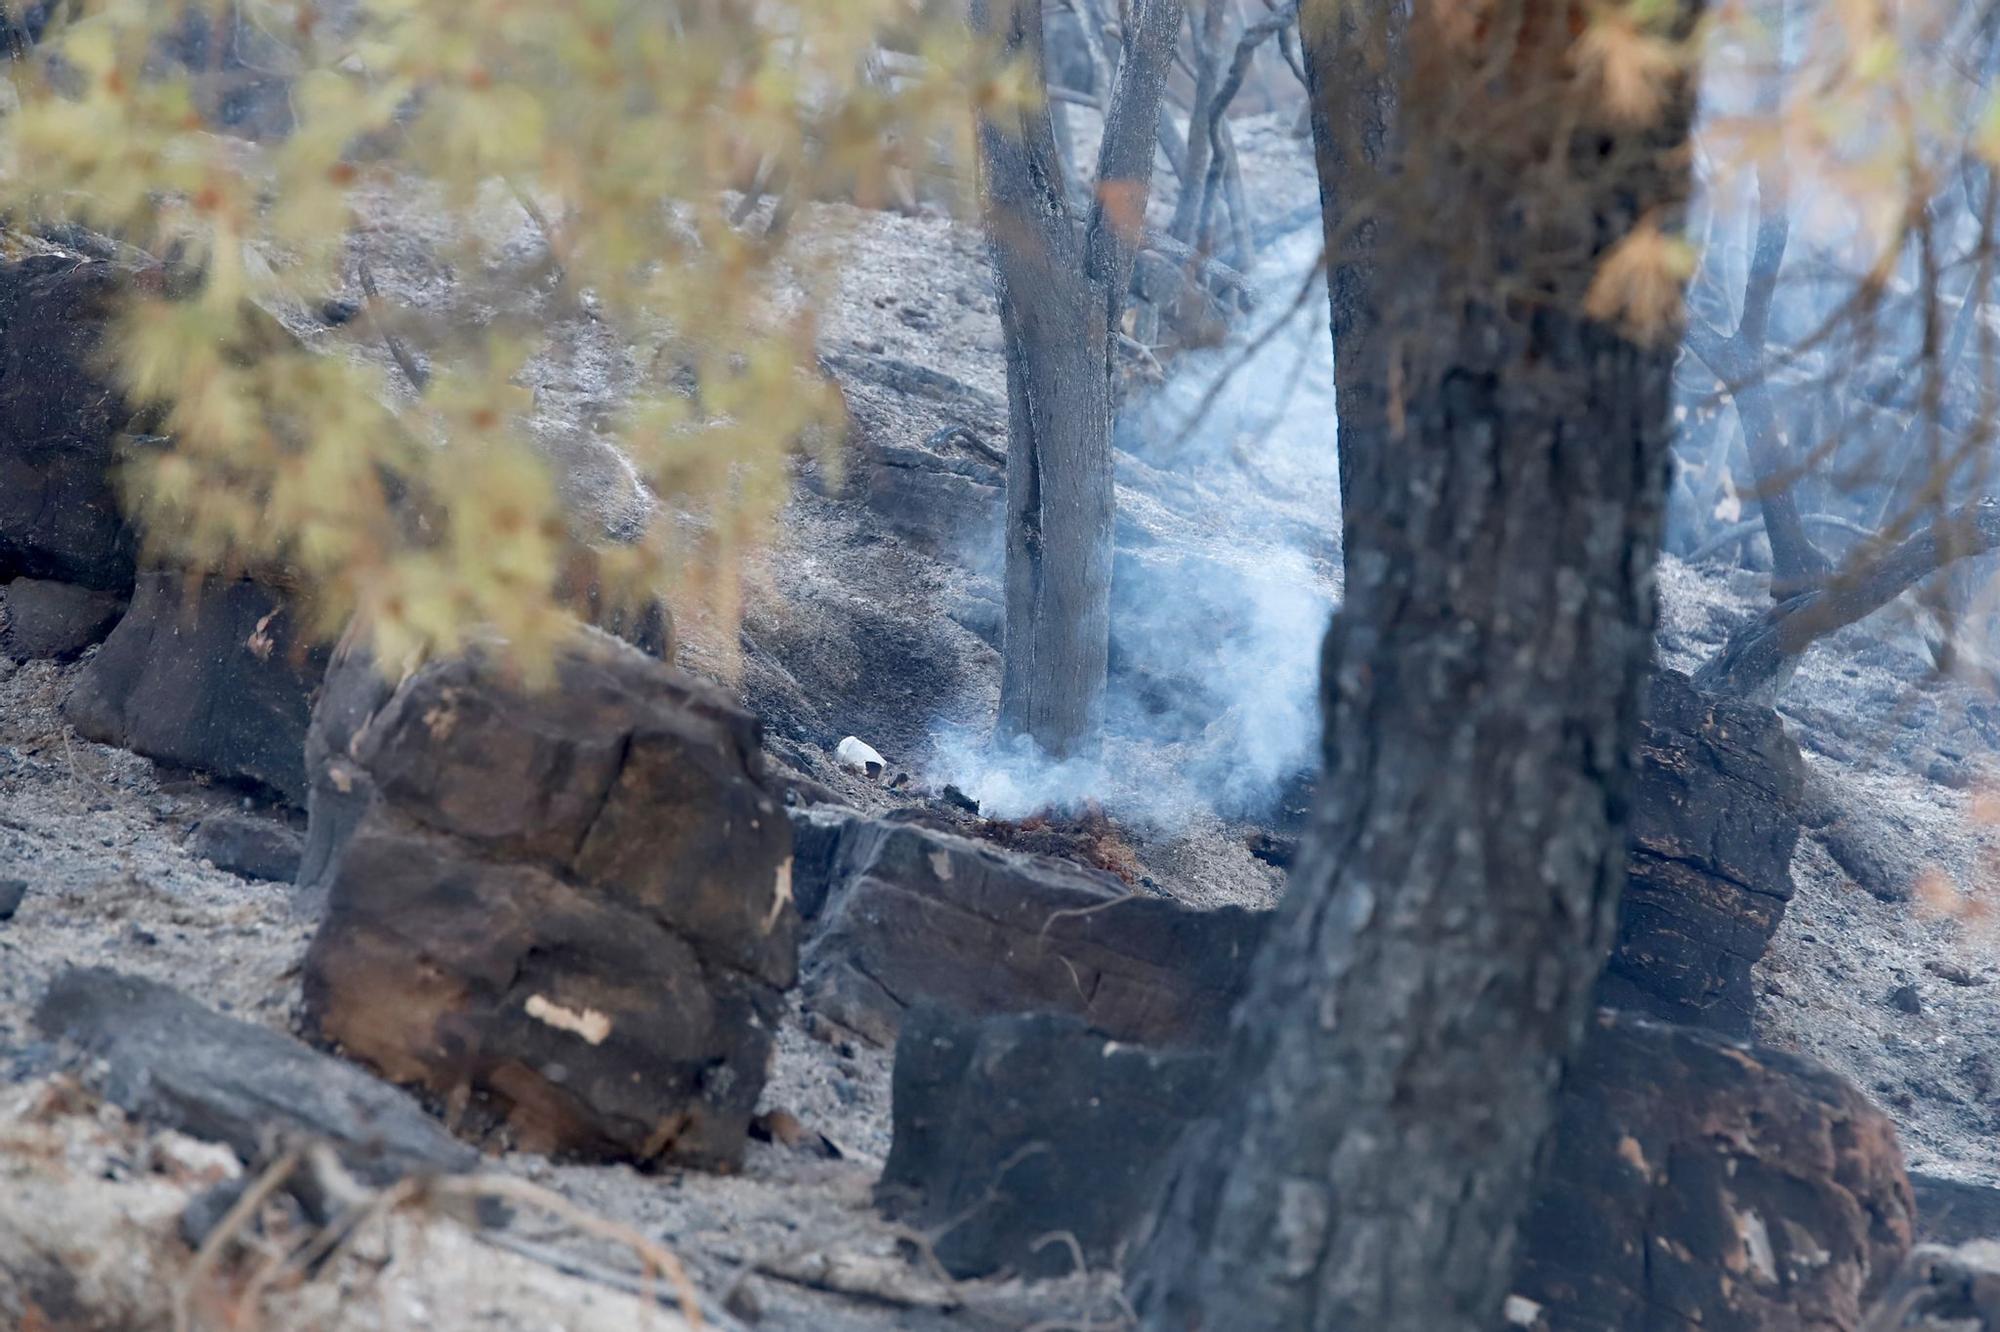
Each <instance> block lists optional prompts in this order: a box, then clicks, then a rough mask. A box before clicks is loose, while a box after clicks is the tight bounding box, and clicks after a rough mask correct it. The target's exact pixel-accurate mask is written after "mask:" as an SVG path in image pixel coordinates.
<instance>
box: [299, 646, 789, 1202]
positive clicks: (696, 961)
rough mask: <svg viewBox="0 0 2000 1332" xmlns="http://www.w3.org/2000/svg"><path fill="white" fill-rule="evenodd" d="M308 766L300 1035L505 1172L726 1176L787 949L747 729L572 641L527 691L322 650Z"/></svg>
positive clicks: (466, 666) (774, 813)
mask: <svg viewBox="0 0 2000 1332" xmlns="http://www.w3.org/2000/svg"><path fill="white" fill-rule="evenodd" d="M310 749H311V753H312V756H313V764H314V773H313V792H312V801H311V819H310V826H309V828H308V835H307V842H308V845H307V850H306V862H305V864H304V866H303V868H302V869H301V872H300V887H301V889H302V891H303V892H304V894H305V895H306V896H307V899H308V900H315V899H319V898H323V899H324V901H325V916H324V920H323V923H322V925H321V927H320V929H319V932H318V934H317V936H316V937H315V938H314V940H313V944H312V947H311V950H310V952H309V955H308V957H307V963H306V975H305V994H306V1015H307V1019H308V1022H309V1024H310V1026H311V1027H312V1029H313V1031H314V1032H315V1033H316V1034H317V1035H318V1036H319V1037H321V1038H322V1039H324V1040H326V1041H328V1042H331V1043H332V1044H334V1045H336V1046H338V1047H339V1048H340V1049H341V1050H343V1051H345V1052H346V1053H347V1054H349V1055H351V1056H352V1057H354V1058H357V1059H359V1060H361V1061H362V1062H364V1063H366V1064H368V1065H370V1066H372V1067H374V1068H376V1069H378V1070H380V1071H381V1072H382V1073H383V1074H384V1075H385V1076H387V1077H389V1078H390V1079H391V1080H393V1081H396V1082H399V1083H403V1084H406V1085H409V1086H413V1087H417V1088H421V1089H422V1090H423V1091H425V1092H427V1093H429V1094H430V1095H432V1096H434V1097H436V1098H438V1099H439V1100H441V1101H443V1102H445V1103H446V1104H448V1105H450V1106H451V1107H452V1108H453V1109H454V1111H455V1112H456V1113H455V1116H454V1117H455V1119H457V1120H458V1121H459V1122H461V1123H463V1124H464V1125H465V1127H466V1128H467V1129H468V1130H469V1131H472V1132H475V1133H478V1134H481V1135H495V1136H498V1137H500V1138H501V1139H503V1140H505V1141H508V1142H511V1143H514V1144H517V1145H519V1146H521V1147H523V1148H526V1149H529V1150H538V1151H549V1152H561V1153H568V1154H575V1155H581V1156H586V1157H592V1158H599V1159H622V1160H632V1161H638V1162H658V1161H673V1162H682V1163H689V1164H698V1165H707V1166H717V1167H729V1166H733V1165H734V1164H735V1163H736V1162H737V1161H738V1160H739V1159H740V1157H741V1154H742V1151H743V1145H744V1141H745V1136H746V1133H747V1130H748V1125H749V1120H750V1116H751V1112H752V1110H753V1109H754V1108H755V1105H756V1101H757V1096H758V1093H759V1091H760V1090H761V1088H762V1086H763V1082H764V1078H765V1073H766V1065H767V1063H768V1057H769V1053H770V1048H771V1039H772V1029H773V1027H774V1025H775V1023H776V1022H777V1019H778V1016H779V1010H780V994H781V992H782V991H783V990H785V989H786V988H787V987H788V986H790V985H791V984H792V983H793V980H794V977H795V972H796V966H797V937H798V915H797V912H796V909H795V908H794V906H793V904H792V889H791V865H792V862H791V835H790V828H789V825H788V824H787V821H786V818H785V814H784V811H783V809H782V808H781V806H780V805H779V803H778V801H777V799H776V798H775V796H774V794H773V793H772V791H771V790H770V789H769V788H768V787H767V785H766V783H765V781H764V778H763V774H762V767H761V760H760V758H759V756H758V730H757V723H756V721H755V719H754V718H752V717H750V716H749V715H748V714H746V713H744V712H742V711H741V710H739V709H738V708H737V707H736V706H735V705H734V704H733V703H731V702H730V701H729V699H728V698H727V697H726V696H725V695H724V694H722V692H721V691H719V690H717V689H715V688H713V687H711V686H708V685H705V684H701V683H698V682H696V681H695V680H693V679H692V678H690V677H688V676H685V675H683V674H681V673H679V672H677V671H675V670H673V669H671V668H669V667H667V666H664V665H662V664H660V663H659V662H657V661H653V660H651V659H649V658H647V657H645V656H643V655H642V654H640V653H639V652H637V651H635V650H633V649H631V648H628V647H626V646H625V645H623V644H620V643H617V642H616V641H615V640H612V639H610V638H608V637H605V636H603V635H598V634H590V635H588V636H586V637H584V638H582V639H581V640H580V641H579V643H578V645H577V646H576V647H574V648H573V649H571V650H567V651H566V652H565V653H564V654H563V655H562V656H561V657H560V658H559V660H558V662H557V666H556V674H555V680H554V682H553V683H552V684H551V685H550V686H549V687H548V688H547V689H545V690H541V691H538V692H528V691H526V690H524V689H523V688H522V687H520V686H519V685H518V684H516V683H514V682H513V681H512V679H511V678H510V676H509V675H508V673H507V672H506V671H505V669H504V668H503V667H502V666H501V665H500V664H499V663H498V662H497V660H496V659H495V658H494V657H492V656H491V655H489V654H487V653H485V652H482V651H475V652H473V653H472V654H470V655H468V656H465V657H461V658H456V659H452V660H448V661H440V662H435V663H433V664H431V665H428V666H425V667H424V668H422V669H421V670H419V671H417V672H416V673H415V674H413V675H411V676H409V677H408V678H406V679H404V680H402V681H401V682H400V683H396V684H394V685H392V684H391V683H390V682H388V681H387V680H385V679H383V678H382V677H380V676H379V675H378V674H376V672H375V670H374V668H373V667H372V666H371V665H370V663H369V662H368V661H367V660H366V659H365V657H363V656H362V655H360V654H358V653H352V654H344V655H342V656H341V657H340V658H339V660H338V661H337V662H336V664H335V666H334V668H333V670H332V672H331V673H330V675H329V678H328V682H327V687H326V691H325V696H324V698H323V699H322V702H321V705H320V707H319V709H318V711H317V713H316V715H315V719H314V729H313V734H312V737H311V744H310Z"/></svg>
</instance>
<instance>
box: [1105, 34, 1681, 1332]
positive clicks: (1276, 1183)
mask: <svg viewBox="0 0 2000 1332" xmlns="http://www.w3.org/2000/svg"><path fill="white" fill-rule="evenodd" d="M1694 7H1695V6H1694V5H1692V4H1690V5H1685V6H1683V8H1682V10H1681V12H1680V13H1679V16H1678V19H1677V22H1678V24H1679V25H1680V26H1679V35H1683V36H1684V35H1685V33H1686V31H1687V29H1688V26H1689V25H1691V23H1692V21H1693V17H1694V14H1693V12H1692V10H1693V9H1694ZM1385 8H1388V7H1385ZM1360 12H1361V11H1357V10H1356V9H1355V7H1353V6H1340V5H1334V4H1330V3H1315V4H1310V5H1308V6H1307V9H1306V15H1305V19H1304V21H1305V23H1306V24H1307V25H1308V26H1307V32H1308V36H1309V39H1311V44H1312V45H1313V46H1314V47H1315V49H1316V52H1317V54H1316V57H1315V62H1316V64H1318V65H1320V67H1321V68H1322V69H1336V68H1340V67H1341V66H1342V64H1344V59H1343V55H1344V53H1346V52H1349V51H1351V50H1353V49H1354V48H1353V47H1351V46H1350V44H1351V43H1355V42H1363V43H1366V42H1368V41H1370V40H1372V39H1371V38H1370V35H1369V34H1368V33H1367V32H1365V31H1362V30H1361V26H1362V25H1365V24H1369V23H1373V24H1376V25H1378V27H1379V24H1380V22H1381V19H1380V16H1379V15H1375V16H1364V17H1363V18H1362V19H1361V21H1360V24H1357V25H1356V26H1354V27H1352V28H1349V29H1348V30H1345V31H1342V30H1339V29H1338V28H1334V29H1329V28H1328V27H1326V26H1324V25H1340V24H1341V22H1342V17H1343V16H1344V15H1349V14H1356V13H1360ZM1449 13H1450V10H1449V7H1430V6H1421V5H1420V6H1415V7H1413V8H1411V9H1410V10H1409V11H1407V16H1406V20H1405V21H1406V23H1407V27H1406V29H1405V31H1404V33H1403V36H1402V42H1401V54H1400V56H1399V58H1398V59H1397V60H1396V61H1395V62H1393V63H1392V65H1391V66H1390V68H1391V69H1392V70H1393V85H1392V86H1393V87H1394V89H1395V97H1394V105H1395V123H1394V124H1393V125H1392V126H1391V129H1390V141H1391V142H1392V143H1393V144H1394V149H1393V153H1392V157H1393V159H1394V160H1393V162H1392V163H1390V164H1389V165H1390V168H1391V169H1390V173H1389V174H1390V177H1391V179H1392V180H1393V182H1394V183H1393V186H1392V187H1391V189H1390V191H1389V193H1390V194H1391V195H1392V196H1393V210H1392V212H1391V214H1390V215H1388V216H1386V217H1385V218H1384V220H1383V223H1382V225H1381V226H1380V227H1379V228H1378V235H1377V239H1376V245H1375V247H1374V253H1373V258H1372V264H1373V273H1372V275H1371V276H1370V278H1369V280H1368V281H1367V282H1366V283H1365V287H1364V288H1363V289H1362V290H1359V291H1357V292H1354V293H1350V294H1351V295H1353V296H1354V297H1355V298H1357V299H1359V300H1360V301H1362V302H1363V303H1364V305H1365V307H1366V308H1367V310H1368V316H1367V318H1368V324H1369V326H1370V327H1372V328H1374V329H1375V330H1377V331H1378V333H1386V332H1387V331H1391V330H1392V331H1393V333H1394V345H1393V347H1378V349H1377V350H1376V351H1375V352H1372V353H1371V360H1372V361H1373V362H1374V363H1376V364H1386V365H1388V366H1389V367H1390V368H1391V369H1392V370H1393V373H1392V374H1390V375H1389V377H1388V379H1387V380H1386V381H1385V383H1384V384H1383V385H1381V386H1378V387H1375V388H1373V389H1372V390H1371V393H1373V394H1379V395H1380V400H1381V401H1382V402H1384V403H1385V404H1386V407H1387V410H1386V412H1385V420H1384V423H1383V428H1384V434H1383V443H1384V445H1385V446H1384V447H1380V448H1372V447H1371V448H1365V449H1362V450H1359V451H1358V452H1356V453H1355V454H1354V456H1352V457H1351V458H1348V459H1346V460H1345V464H1346V466H1345V470H1346V472H1347V480H1348V483H1349V484H1348V488H1347V489H1348V493H1349V495H1350V496H1351V497H1354V498H1358V499H1365V503H1366V504H1367V505H1368V506H1369V508H1370V510H1371V512H1370V513H1369V515H1368V521H1366V522H1355V523H1353V524H1351V525H1350V527H1349V529H1348V532H1347V560H1346V563H1347V579H1348V582H1347V599H1346V602H1345V605H1344V606H1343V608H1342V610H1341V612H1340V614H1339V615H1338V616H1337V617H1336V618H1335V621H1334V625H1333V627H1332V629H1331V630H1330V631H1329V634H1328V637H1327V640H1326V647H1325V658H1324V665H1323V676H1322V686H1321V699H1322V705H1323V708H1324V713H1325V718H1326V730H1325V738H1324V746H1325V754H1324V757H1325V763H1326V774H1325V777H1324V779H1323V780H1322V782H1321V784H1320V794H1319V797H1318V801H1319V803H1318V806H1317V808H1316V809H1315V812H1314V816H1313V825H1312V828H1311V831H1310V833H1309V836H1308V839H1307V844H1306V847H1305V849H1304V851H1303V853H1302V858H1301V860H1300V862H1299V864H1298V867H1297V869H1296V870H1295V872H1294V876H1293V880H1292V884H1291V888H1290V891H1289V893H1288V894H1287V897H1286V899H1285V902H1284V904H1283V906H1282V907H1281V910H1280V918H1279V919H1278V920H1277V921H1276V922H1275V923H1274V927H1273V930H1272V933H1271V935H1270V936H1268V942H1267V943H1266V945H1265V950H1264V952H1263V954H1262V956H1261V957H1260V959H1259V961H1258V964H1257V967H1256V972H1255V976H1254V979H1253V982H1252V988H1251V992H1250V994H1249V996H1248V997H1247V998H1246V999H1245V1001H1244V1002H1243V1003H1242V1005H1241V1006H1240V1007H1239V1008H1238V1010H1237V1013H1236V1015H1235V1019H1234V1023H1233V1027H1232V1035H1231V1042H1230V1048H1229V1051H1228V1053H1227V1055H1226V1071H1225V1073H1224V1075H1223V1077H1222V1082H1221V1085H1222V1086H1223V1087H1224V1088H1227V1089H1229V1090H1227V1091H1225V1093H1224V1095H1225V1096H1226V1097H1229V1098H1230V1100H1229V1103H1228V1104H1227V1105H1226V1106H1225V1107H1224V1108H1223V1109H1222V1110H1221V1111H1220V1112H1219V1114H1218V1115H1217V1116H1216V1118H1215V1119H1214V1120H1212V1121H1210V1122H1208V1123H1205V1124H1203V1125H1201V1126H1198V1127H1197V1128H1196V1129H1195V1130H1193V1131H1192V1132H1191V1133H1190V1134H1189V1136H1188V1138H1187V1139H1186V1140H1185V1141H1184V1142H1183V1143H1182V1145H1181V1147H1180V1149H1179V1158H1178V1160H1179V1164H1178V1169H1177V1171H1176V1174H1175V1178H1174V1182H1173V1184H1172V1186H1171V1188H1170V1190H1169V1192H1168V1194H1167V1196H1166V1198H1165V1200H1164V1202H1163V1203H1162V1206H1161V1211H1160V1214H1159V1216H1158V1218H1157V1221H1156V1224H1155V1226H1154V1228H1153V1231H1152V1233H1151V1234H1150V1236H1148V1237H1147V1239H1146V1241H1145V1243H1144V1245H1143V1247H1142V1249H1141V1254H1140V1257H1139V1259H1138V1260H1137V1266H1136V1268H1135V1270H1134V1272H1133V1273H1132V1277H1133V1284H1134V1294H1135V1296H1136V1297H1137V1300H1138V1303H1139V1306H1140V1310H1141V1313H1142V1316H1143V1319H1144V1325H1145V1326H1147V1327H1148V1328H1151V1329H1156V1330H1158V1332H1166V1330H1167V1329H1172V1332H1191V1330H1192V1329H1203V1330H1205V1332H1221V1330H1222V1329H1228V1330H1229V1332H1264V1330H1269V1332H1278V1330H1279V1329H1283V1332H1301V1330H1306V1329H1311V1330H1323V1332H1336V1330H1338V1332H1349V1330H1351V1329H1356V1328H1368V1329H1370V1332H1475V1330H1476V1332H1487V1329H1489V1328H1491V1327H1492V1326H1494V1325H1496V1323H1497V1322H1498V1319H1499V1315H1500V1306H1501V1300H1502V1298H1503V1296H1504V1295H1505V1293H1506V1290H1507V1282H1508V1280H1509V1277H1510V1274H1511V1272H1512V1269H1513V1250H1514V1234H1515V1230H1516V1227H1517V1220H1518V1216H1519V1213H1520V1210H1521V1206H1522V1202H1523V1199H1524V1197H1525V1195H1526V1191H1527V1186H1528V1183H1529V1180H1530V1176H1531V1167H1532V1162H1533V1160H1534V1157H1535V1154H1536V1150H1537V1147H1538V1144H1539V1143H1540V1141H1541V1139H1542V1137H1543V1136H1544V1134H1545V1132H1546V1130H1547V1128H1548V1126H1549V1124H1550V1122H1551V1115H1552V1105H1553V1095H1554V1091H1555V1088H1556V1085H1557V1080H1558V1077H1559V1075H1560V1073H1561V1070H1562V1066H1563V1062H1564V1060H1565V1059H1566V1058H1567V1057H1568V1055H1569V1054H1570V1052H1571V1051H1572V1050H1573V1048H1574V1047H1575V1045H1576V1043H1577V1040H1578V1037H1579V1035H1580V1032H1581V1030H1582V1025H1583V1022H1584V1019H1585V1017H1586V1015H1587V1014H1588V1012H1589V1011H1590V1007H1591V994H1592V988H1593V986H1594V984H1595V982H1596V979H1597V975H1598V972H1599V971H1600V969H1601V968H1602V966H1603V963H1604V959H1605V956H1606V952H1607V950H1608V947H1609V944H1610V941H1611V937H1612V932H1613V927H1614V923H1615V920H1616V912H1617V903H1618V896H1619V890H1620V888H1621V886H1622V883H1623V880H1624V875H1625V852H1626V822H1627V808H1628V805H1629V800H1630V791H1631V787H1632V776H1633V749H1634V744H1635V740H1636V737H1637V735H1638V731H1639V716H1640V704H1641V698H1642V692H1643V686H1644V681H1645V679H1646V674H1647V670H1648V665H1649V660H1650V656H1651V650H1652V637H1651V636H1652V625H1653V588H1652V567H1653V563H1654V560H1655V558H1656V555H1657V552H1658V548H1659V540H1660V532H1661V526H1662V512H1663V508H1664V498H1665V490H1666V480H1667V463H1668V441H1669V422H1668V403H1669V391H1670V385H1669V376H1670V371H1671V365H1672V360H1673V350H1672V348H1671V347H1670V346H1667V345H1664V341H1663V340H1660V339H1653V340H1651V341H1649V342H1646V343H1641V342H1637V341H1634V340H1632V338H1631V337H1628V336H1627V334H1626V332H1625V331H1623V328H1622V326H1616V327H1615V326H1613V325H1612V324H1609V323H1605V322H1600V321H1599V320H1597V319H1594V318H1592V317H1590V314H1589V313H1587V309H1605V307H1604V306H1603V305H1602V304H1601V296H1600V303H1593V302H1591V301H1590V288H1591V284H1592V281H1593V276H1592V275H1593V273H1595V272H1597V271H1598V269H1599V266H1600V263H1601V261H1603V260H1604V258H1605V257H1606V255H1607V254H1608V253H1609V252H1610V251H1611V248H1612V247H1613V246H1614V245H1616V244H1618V243H1619V241H1620V240H1621V238H1623V237H1625V236H1627V235H1628V234H1629V233H1630V232H1631V231H1632V229H1633V228H1634V227H1635V226H1637V225H1640V224H1641V219H1649V220H1650V219H1653V218H1656V217H1671V216H1672V215H1674V214H1675V213H1676V212H1677V210H1678V208H1679V206H1680V205H1681V204H1682V202H1683V200H1684V197H1685V193H1686V188H1687V180H1686V166H1685V156H1684V154H1681V153H1677V152H1676V151H1675V150H1676V149H1680V148H1683V147H1684V145H1685V140H1686V135H1687V128H1688V120H1689V116H1690V112H1691V106H1692V89H1691V88H1690V87H1688V86H1686V84H1685V82H1680V83H1676V84H1675V85H1674V86H1672V87H1670V88H1668V89H1667V90H1666V91H1667V92H1668V93H1669V94H1670V95H1669V97H1668V100H1667V105H1666V109H1665V110H1664V111H1663V113H1662V115H1661V116H1660V118H1658V119H1657V120H1656V121H1655V122H1653V123H1651V124H1649V125H1645V126H1635V125H1631V124H1619V123H1615V122H1612V121H1610V120H1608V119H1606V113H1605V112H1604V110H1603V100H1602V99H1601V98H1599V97H1596V96H1595V95H1594V93H1595V90H1594V89H1593V88H1592V87H1590V86H1588V85H1585V84H1584V83H1582V82H1581V81H1580V80H1581V79H1582V77H1583V76H1582V75H1580V74H1579V73H1578V72H1577V69H1576V66H1574V65H1573V64H1571V63H1570V62H1569V59H1568V56H1567V52H1569V51H1570V50H1571V46H1572V42H1573V29H1572V26H1571V23H1572V21H1573V20H1579V17H1580V16H1579V14H1578V11H1576V10H1574V9H1573V8H1572V7H1571V6H1569V5H1568V4H1565V3H1556V2H1554V0H1547V2H1544V0H1530V2H1529V3H1527V4H1525V5H1523V6H1520V7H1518V8H1517V9H1516V10H1515V11H1514V12H1513V20H1512V22H1511V23H1510V24H1508V25H1499V24H1496V25H1494V30H1492V31H1488V30H1486V29H1478V30H1471V29H1469V28H1467V27H1457V26H1453V25H1451V24H1450V23H1449ZM1503 27H1504V31H1500V29H1502V28H1503ZM1381 35H1382V34H1381V33H1380V32H1379V30H1378V32H1377V33H1376V34H1375V37H1376V38H1379V37H1381ZM1501 42H1506V43H1507V45H1505V46H1504V47H1503V46H1501V45H1500V43H1501ZM1378 45H1379V43H1378ZM1361 49H1362V50H1364V51H1365V49H1366V46H1365V45H1364V46H1363V47H1362V48H1361ZM1384 49H1386V47H1385V48H1384ZM1329 56H1331V57H1333V58H1334V60H1333V63H1325V62H1326V58H1327V57H1329ZM1322 83H1323V84H1324V83H1325V80H1322ZM1329 95H1331V96H1336V97H1338V96H1344V95H1346V94H1343V93H1340V92H1339V91H1338V90H1332V91H1331V92H1330V93H1329ZM1326 118H1327V119H1328V120H1329V122H1330V123H1333V124H1336V125H1337V124H1339V123H1341V122H1342V121H1345V122H1346V123H1357V120H1356V117H1354V116H1353V115H1352V114H1351V113H1350V112H1344V111H1341V110H1340V109H1339V108H1328V109H1327V112H1326ZM1552 167H1553V168H1554V169H1551V168H1552ZM1333 185H1334V188H1336V189H1337V188H1339V186H1340V183H1339V182H1334V183H1333ZM1370 202H1374V201H1370ZM1659 277H1660V280H1662V281H1671V278H1669V277H1666V276H1665V275H1659ZM1335 299H1336V301H1338V300H1339V299H1340V297H1339V295H1338V294H1336V298H1335ZM1338 313H1339V312H1338V307H1337V306H1336V318H1338ZM1606 313H1609V311H1608V309H1607V310H1606ZM1345 410H1346V403H1345V402H1344V401H1343V403H1342V411H1343V413H1344V412H1345ZM1344 433H1345V423H1343V434H1344ZM1350 502H1352V500H1350Z"/></svg>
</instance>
